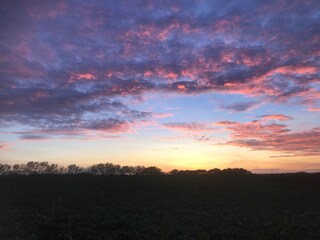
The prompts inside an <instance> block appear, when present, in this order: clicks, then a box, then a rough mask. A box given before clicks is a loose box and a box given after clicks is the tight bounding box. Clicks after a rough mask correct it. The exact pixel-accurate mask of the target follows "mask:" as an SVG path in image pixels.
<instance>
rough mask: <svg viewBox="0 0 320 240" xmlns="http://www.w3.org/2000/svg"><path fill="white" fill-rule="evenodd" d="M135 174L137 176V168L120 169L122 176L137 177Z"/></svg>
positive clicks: (126, 167) (124, 167)
mask: <svg viewBox="0 0 320 240" xmlns="http://www.w3.org/2000/svg"><path fill="white" fill-rule="evenodd" d="M135 174H136V169H135V167H131V166H123V167H121V169H120V175H135Z"/></svg>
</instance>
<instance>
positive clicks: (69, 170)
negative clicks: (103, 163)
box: [67, 164, 83, 174]
mask: <svg viewBox="0 0 320 240" xmlns="http://www.w3.org/2000/svg"><path fill="white" fill-rule="evenodd" d="M82 172H83V168H82V167H79V166H77V165H75V164H71V165H69V166H68V167H67V173H68V174H79V173H82Z"/></svg>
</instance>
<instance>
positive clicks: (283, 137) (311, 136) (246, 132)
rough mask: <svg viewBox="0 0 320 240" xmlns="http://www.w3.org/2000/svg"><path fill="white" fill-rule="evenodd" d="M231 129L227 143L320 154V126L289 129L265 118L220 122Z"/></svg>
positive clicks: (253, 148) (301, 153)
mask: <svg viewBox="0 0 320 240" xmlns="http://www.w3.org/2000/svg"><path fill="white" fill-rule="evenodd" d="M217 125H220V126H224V127H225V129H226V130H229V131H231V134H230V140H229V141H227V142H226V143H225V144H228V145H233V146H238V147H246V148H251V149H252V150H270V151H278V152H283V153H285V154H286V155H288V156H318V155H320V149H319V146H320V128H312V129H309V130H304V131H293V130H289V129H287V125H282V124H275V123H265V122H264V120H263V119H262V120H260V121H257V120H255V121H252V122H245V123H239V122H218V123H217Z"/></svg>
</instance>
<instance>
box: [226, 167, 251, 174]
mask: <svg viewBox="0 0 320 240" xmlns="http://www.w3.org/2000/svg"><path fill="white" fill-rule="evenodd" d="M222 173H224V174H235V175H246V174H252V172H250V171H248V170H246V169H244V168H227V169H223V170H222Z"/></svg>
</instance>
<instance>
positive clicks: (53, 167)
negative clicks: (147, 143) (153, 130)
mask: <svg viewBox="0 0 320 240" xmlns="http://www.w3.org/2000/svg"><path fill="white" fill-rule="evenodd" d="M11 174H15V175H35V174H93V175H163V174H169V175H204V174H215V175H218V174H237V175H239V174H240V175H243V174H251V172H250V171H248V170H246V169H243V168H227V169H223V170H221V169H219V168H214V169H211V170H204V169H198V170H177V169H174V170H172V171H170V172H169V173H164V172H163V171H162V170H161V169H160V168H158V167H155V166H151V167H145V166H120V165H119V164H113V163H99V164H94V165H92V166H89V167H80V166H77V165H76V164H71V165H69V166H67V167H64V166H60V165H58V164H50V163H48V162H28V163H26V164H14V165H10V164H0V175H11Z"/></svg>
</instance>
